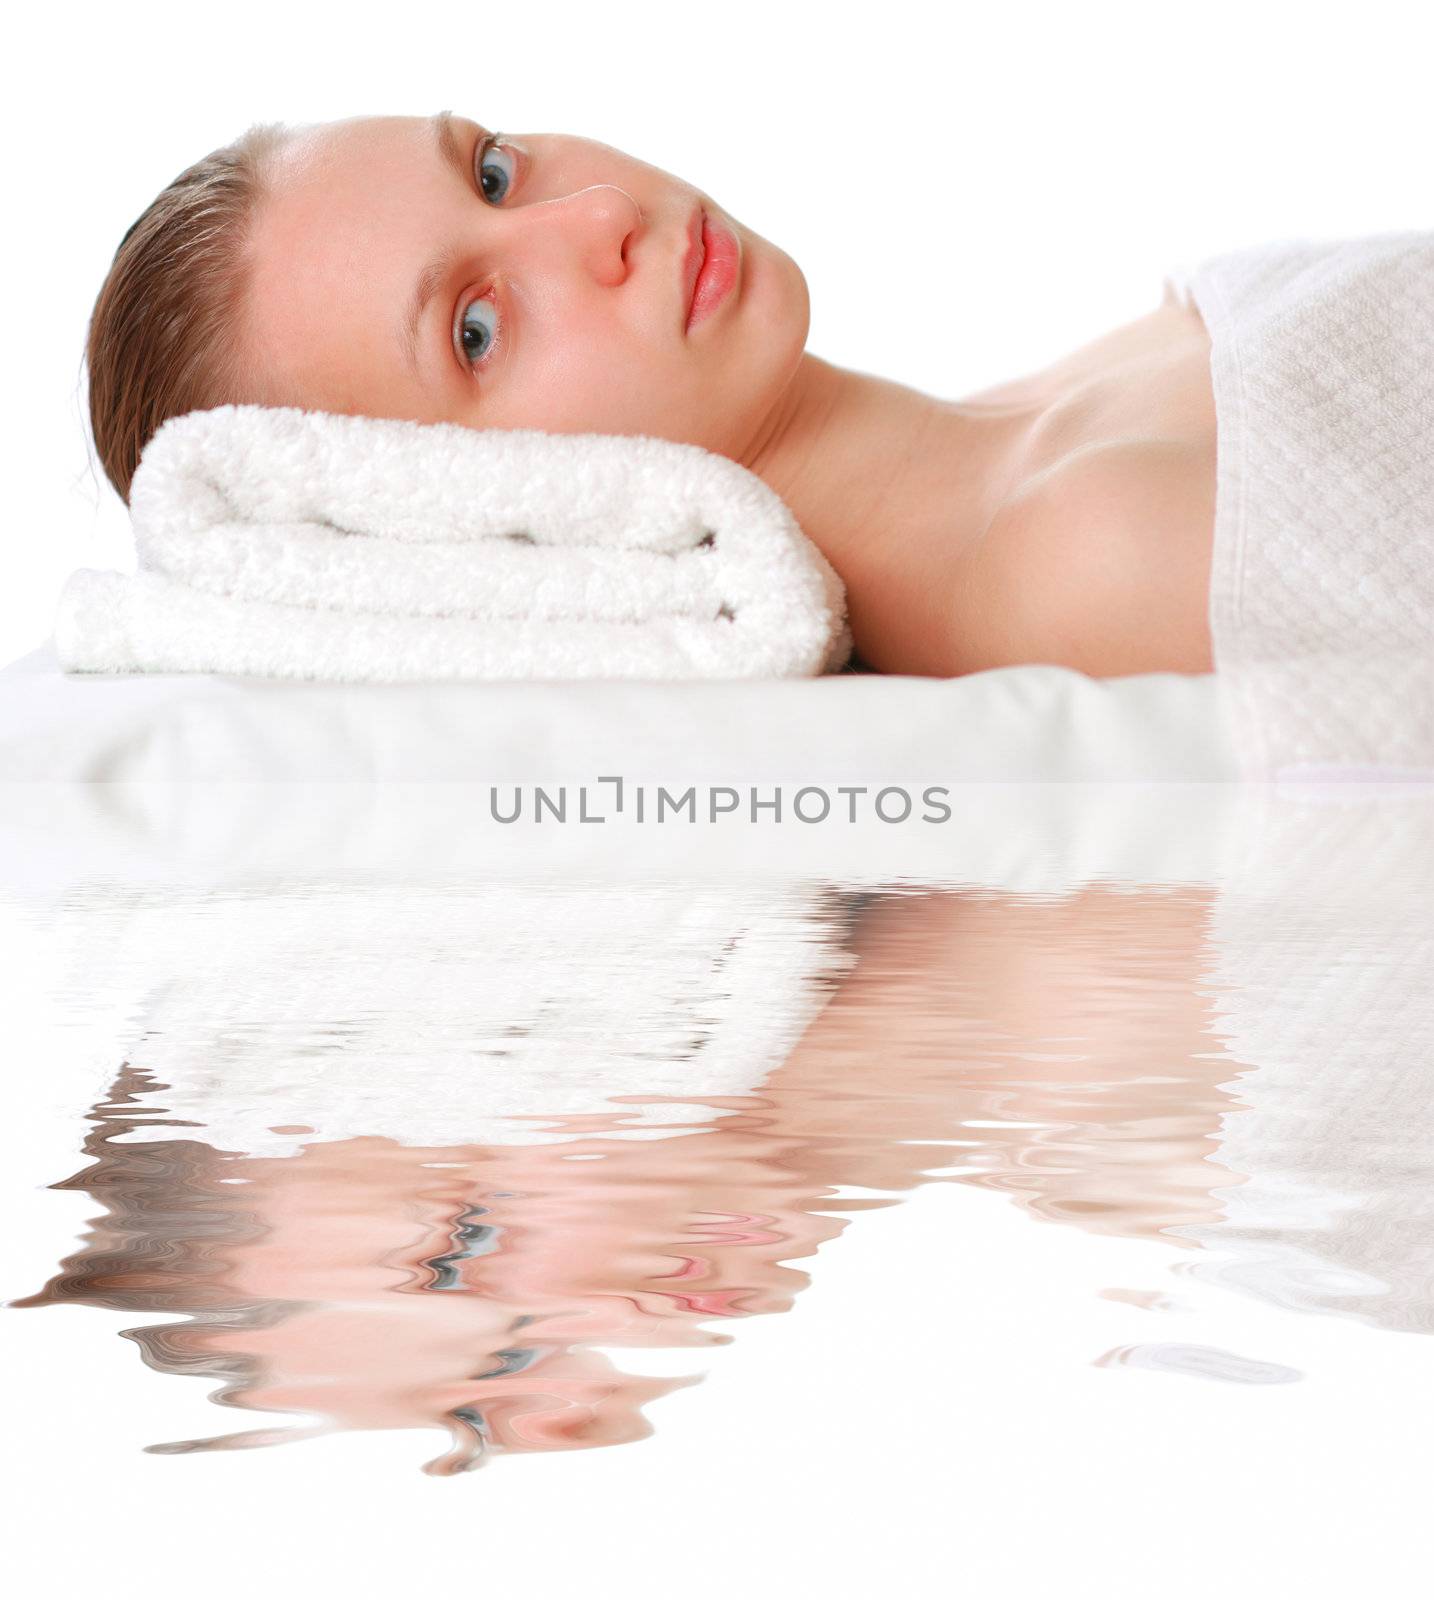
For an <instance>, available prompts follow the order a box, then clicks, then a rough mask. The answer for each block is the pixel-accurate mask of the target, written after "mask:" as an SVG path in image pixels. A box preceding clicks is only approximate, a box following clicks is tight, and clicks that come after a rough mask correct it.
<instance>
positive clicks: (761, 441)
mask: <svg viewBox="0 0 1434 1600" xmlns="http://www.w3.org/2000/svg"><path fill="white" fill-rule="evenodd" d="M1047 403H1048V402H1047V399H1046V397H1045V396H1044V395H1043V394H1042V393H1041V392H1040V391H1039V390H1036V391H1033V392H1032V393H1031V394H1029V395H1027V394H1020V395H1016V396H1014V397H1013V396H1011V395H1010V394H1009V393H1008V392H1007V391H1004V390H993V391H987V392H986V393H984V394H982V395H980V396H977V397H974V398H972V399H968V400H963V401H954V400H941V399H937V398H935V397H933V396H931V395H928V394H923V393H922V392H920V391H919V390H916V389H911V388H907V387H906V386H904V385H902V384H898V383H893V382H891V381H890V380H888V379H885V378H879V377H875V376H873V375H872V374H870V373H864V372H854V371H851V370H849V369H847V368H844V367H838V366H835V365H833V364H832V363H830V362H827V361H823V360H822V359H821V358H820V357H818V356H814V355H811V354H804V355H803V356H802V358H801V362H800V364H799V366H798V369H797V371H796V372H795V374H794V375H793V378H792V382H791V383H790V384H789V385H788V387H787V389H786V390H785V391H784V392H783V395H782V397H781V400H780V401H779V403H778V405H777V406H776V407H775V408H774V410H773V412H772V414H771V415H770V416H769V417H768V418H767V419H766V422H765V424H764V427H763V429H762V431H761V432H760V434H759V435H758V436H757V437H756V438H754V439H753V440H752V441H751V442H750V444H749V446H748V447H747V449H746V450H745V451H744V452H743V453H742V455H741V456H740V457H739V459H740V460H741V463H742V465H744V466H746V467H748V468H749V469H750V470H751V471H753V472H755V473H756V474H757V475H758V477H760V478H762V479H763V481H764V482H766V483H767V484H768V485H769V486H770V487H771V488H772V489H774V490H775V491H776V492H777V493H778V494H779V495H780V496H781V497H782V499H783V500H784V501H785V502H786V504H787V505H788V506H789V507H790V508H791V510H792V513H793V515H794V516H795V517H796V519H797V522H798V524H799V525H800V527H801V528H802V531H803V532H804V533H805V534H806V535H807V537H808V538H809V539H811V540H812V542H813V543H814V544H815V545H816V546H817V548H818V549H819V550H820V551H821V552H822V554H823V555H824V556H825V557H826V558H827V560H828V561H830V562H831V564H832V566H833V567H834V568H835V569H836V571H837V573H838V575H839V576H840V577H841V579H842V581H843V583H844V584H845V585H846V587H847V600H848V608H849V613H850V616H851V621H852V628H853V631H854V633H855V635H856V640H857V650H858V653H859V655H862V656H865V657H866V659H868V660H869V661H872V662H873V663H874V664H877V665H879V664H880V663H879V661H877V660H876V658H875V656H874V655H873V654H872V652H871V651H870V650H868V649H863V639H864V637H865V638H867V639H869V640H874V639H880V638H883V637H886V636H887V635H888V633H889V630H890V629H891V628H892V627H900V626H901V625H902V621H903V618H904V616H906V615H907V614H911V615H913V617H914V615H915V613H917V612H918V611H919V609H920V604H921V602H920V596H921V595H922V594H923V592H925V591H929V589H930V587H931V586H932V585H933V584H938V583H939V582H940V581H941V580H942V579H943V577H944V576H946V575H947V574H949V572H950V570H951V567H952V565H953V564H954V562H956V561H957V560H959V559H960V557H961V555H962V554H963V553H964V552H965V551H966V550H967V549H969V548H970V547H971V545H973V544H974V543H975V542H976V541H977V540H978V539H979V538H980V536H981V534H982V532H983V531H984V530H985V528H986V527H987V526H988V524H989V523H990V521H991V518H992V517H993V516H994V515H995V513H996V511H997V510H998V509H999V507H1000V506H1001V505H1002V503H1003V502H1004V501H1005V500H1006V498H1007V497H1008V496H1009V495H1010V494H1011V493H1012V492H1013V490H1014V488H1015V486H1016V484H1017V482H1018V480H1019V472H1020V465H1021V460H1022V447H1023V445H1024V443H1025V441H1026V439H1027V436H1028V434H1029V432H1030V428H1031V424H1032V422H1033V420H1034V419H1035V418H1036V417H1037V416H1039V414H1040V413H1041V412H1042V411H1043V410H1044V409H1045V407H1046V404H1047Z"/></svg>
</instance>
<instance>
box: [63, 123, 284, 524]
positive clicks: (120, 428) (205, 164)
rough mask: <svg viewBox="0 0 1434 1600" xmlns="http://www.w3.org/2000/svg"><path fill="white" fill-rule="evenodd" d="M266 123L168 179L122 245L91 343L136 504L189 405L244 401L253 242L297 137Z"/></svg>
mask: <svg viewBox="0 0 1434 1600" xmlns="http://www.w3.org/2000/svg"><path fill="white" fill-rule="evenodd" d="M290 131H291V130H290V129H289V127H288V126H287V125H286V124H284V123H280V122H268V123H255V124H254V125H253V126H251V127H250V128H249V129H247V130H246V131H245V132H244V133H243V134H241V135H240V137H239V138H238V139H236V140H234V142H233V143H232V144H227V145H225V146H223V147H222V148H220V149H218V150H214V151H212V152H211V153H210V154H209V155H207V156H205V157H204V158H203V159H202V160H200V161H196V162H195V163H194V165H193V166H190V167H187V168H186V169H185V170H184V171H183V172H181V173H180V174H179V176H178V177H177V178H175V179H174V181H173V182H172V183H170V184H169V185H167V186H166V187H165V188H164V189H163V190H162V191H161V192H160V193H159V194H158V195H157V196H156V197H155V199H154V200H152V201H151V202H150V204H149V205H148V206H147V207H146V208H145V210H144V212H143V213H142V214H141V215H140V216H139V217H138V218H137V219H136V221H134V222H133V223H132V224H131V225H130V227H129V229H128V231H127V232H126V233H125V236H124V238H122V239H121V240H120V243H119V248H118V249H117V250H116V251H115V255H114V260H113V262H112V263H111V264H110V269H109V272H108V274H107V275H106V277H105V281H104V283H103V285H102V286H101V288H100V292H99V295H98V297H97V298H96V300H95V306H94V310H93V312H92V313H91V315H90V323H89V333H88V337H87V339H86V343H85V362H86V365H87V367H88V369H89V410H90V430H91V432H92V434H93V435H94V441H95V448H96V450H97V451H98V453H99V458H100V462H101V464H102V465H103V467H104V470H105V475H106V477H108V478H109V480H110V482H111V483H112V484H113V485H114V486H115V488H116V489H117V490H118V491H119V495H120V498H121V499H122V500H123V501H124V502H125V504H126V505H128V503H129V493H130V482H131V480H132V479H133V477H134V472H135V468H136V467H137V466H138V465H139V458H140V454H141V452H142V451H143V450H144V447H145V445H146V444H147V443H148V442H149V440H150V439H151V438H152V437H153V435H154V433H155V431H156V429H158V428H159V427H160V425H161V424H162V423H164V422H166V421H168V420H169V418H170V417H176V416H180V415H182V414H183V413H185V412H186V411H199V410H207V409H208V408H210V407H211V406H217V405H225V404H230V403H238V402H241V401H242V400H243V399H244V397H245V388H246V376H245V358H244V355H243V351H242V347H241V339H240V333H241V329H242V327H243V311H244V301H245V295H246V292H247V286H248V270H247V267H248V261H247V248H246V247H247V244H248V241H249V237H250V234H251V230H252V224H253V219H254V215H255V212H256V210H257V208H258V204H259V201H260V199H261V198H262V196H263V193H264V191H265V188H266V185H267V181H268V174H269V170H270V162H271V158H272V157H273V156H274V154H275V153H276V151H277V150H278V149H279V147H280V146H281V145H282V144H283V142H284V140H285V139H286V138H287V137H288V135H289V133H290Z"/></svg>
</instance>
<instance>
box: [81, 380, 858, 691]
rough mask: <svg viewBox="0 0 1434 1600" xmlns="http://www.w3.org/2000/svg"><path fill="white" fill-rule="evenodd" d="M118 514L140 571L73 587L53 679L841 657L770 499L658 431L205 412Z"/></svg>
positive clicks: (372, 675) (836, 624)
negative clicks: (127, 520)
mask: <svg viewBox="0 0 1434 1600" xmlns="http://www.w3.org/2000/svg"><path fill="white" fill-rule="evenodd" d="M130 512H131V518H132V523H133V528H134V536H135V547H136V552H137V557H138V564H139V566H138V570H137V571H136V572H135V573H133V574H128V573H123V572H111V571H96V570H92V569H82V570H79V571H77V572H74V573H72V574H71V575H70V577H69V578H68V579H67V581H66V584H65V586H64V588H63V590H62V592H61V595H60V599H59V603H58V608H57V614H56V619H55V640H56V650H57V654H58V657H59V661H60V665H61V667H62V669H63V670H64V671H66V672H107V673H134V672H219V673H247V674H254V675H259V676H265V677H279V678H308V679H328V680H335V681H341V682H365V683H395V682H407V681H415V680H435V679H492V678H593V677H596V678H649V677H650V678H765V677H810V676H816V675H818V674H821V673H824V672H831V671H836V670H838V669H839V668H840V667H841V666H842V665H843V664H844V663H845V662H846V660H847V658H848V656H849V654H850V652H851V646H852V640H851V633H850V630H849V628H848V626H847V623H846V596H845V590H844V588H843V586H842V583H841V580H840V579H839V578H838V576H837V574H836V572H835V571H834V570H833V569H832V567H831V566H830V564H829V563H828V562H827V561H826V559H825V558H824V557H823V556H822V554H821V552H820V551H819V550H818V549H817V547H816V546H815V545H814V544H813V543H812V542H811V541H810V540H809V539H808V538H807V537H806V536H805V535H804V534H803V533H802V531H801V529H800V528H799V527H798V526H797V523H796V521H795V519H794V518H793V516H792V514H791V512H790V510H789V509H788V507H787V506H786V505H785V504H784V503H783V501H782V500H781V498H780V497H779V496H778V495H776V494H775V493H774V492H773V491H772V490H771V489H770V488H768V486H767V485H766V484H765V483H764V482H763V481H762V480H761V479H760V478H759V477H757V475H756V474H755V473H752V472H750V471H748V470H747V469H746V468H745V467H743V466H741V465H740V464H739V463H737V462H734V461H731V460H729V459H728V458H726V457H725V456H720V455H717V454H715V453H713V452H711V451H708V450H704V449H701V448H700V447H698V446H696V445H687V444H680V443H677V442H674V441H671V440H666V439H656V438H649V437H645V436H620V435H607V434H549V433H544V432H541V431H539V430H536V429H516V430H486V431H478V430H474V429H471V428H464V427H461V426H458V425H456V424H449V423H437V424H430V423H415V422H405V421H398V420H394V419H388V418H374V417H359V416H339V415H333V414H329V413H324V412H312V411H302V410H298V409H295V408H290V407H280V408H267V407H260V406H219V407H217V408H215V409H213V410H208V411H196V412H190V413H189V414H188V415H186V416H183V417H175V418H172V419H171V420H170V421H168V422H167V423H165V424H164V426H163V427H161V428H160V429H159V430H158V431H157V432H156V434H155V435H154V438H153V439H151V441H150V442H149V444H148V446H147V447H146V449H145V452H144V456H143V459H142V460H141V462H140V465H139V468H138V470H137V472H136V474H135V479H134V483H133V486H132V490H131V497H130Z"/></svg>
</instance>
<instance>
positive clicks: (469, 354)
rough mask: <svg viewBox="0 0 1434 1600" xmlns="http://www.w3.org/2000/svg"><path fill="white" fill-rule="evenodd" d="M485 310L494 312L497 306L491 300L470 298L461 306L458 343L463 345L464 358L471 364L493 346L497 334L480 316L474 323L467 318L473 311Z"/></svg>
mask: <svg viewBox="0 0 1434 1600" xmlns="http://www.w3.org/2000/svg"><path fill="white" fill-rule="evenodd" d="M480 310H483V311H487V312H489V313H491V314H496V312H497V307H496V306H495V305H494V304H493V302H492V301H491V300H470V301H469V302H468V304H467V305H466V306H464V308H463V316H462V319H461V321H460V322H459V325H458V338H459V343H460V344H461V345H462V347H463V355H464V358H465V359H466V360H467V361H468V362H469V363H470V364H471V363H473V362H476V361H481V360H482V359H483V357H484V356H486V355H487V354H488V352H489V350H491V349H492V348H493V345H494V344H495V342H496V341H497V338H498V335H497V334H496V333H495V332H493V331H492V330H491V329H490V328H489V327H487V326H486V325H485V324H484V323H483V321H482V319H481V318H480V319H479V320H478V321H477V322H476V323H474V322H470V321H469V318H470V317H472V316H473V314H474V312H475V311H480Z"/></svg>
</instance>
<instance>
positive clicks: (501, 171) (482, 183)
mask: <svg viewBox="0 0 1434 1600" xmlns="http://www.w3.org/2000/svg"><path fill="white" fill-rule="evenodd" d="M502 137H503V135H502V134H501V133H493V134H489V136H488V137H487V138H486V139H484V140H483V141H482V142H481V143H480V144H479V146H478V187H479V188H480V189H481V190H482V191H483V198H484V199H485V200H488V201H491V202H492V204H494V205H501V204H502V203H503V201H504V200H506V199H507V198H508V190H509V189H510V188H511V187H512V185H513V174H512V173H511V172H509V171H507V170H506V169H505V168H504V167H502V166H500V165H497V164H495V163H494V162H492V161H491V160H487V159H485V158H486V157H488V156H489V155H491V154H493V153H501V154H502V155H503V156H504V157H505V158H506V159H507V160H509V161H511V160H512V159H513V158H512V156H510V155H508V153H507V151H506V150H503V149H502V146H501V144H500V143H499V141H500V140H501V139H502ZM489 171H496V172H497V174H498V176H499V178H500V179H501V180H502V187H501V192H500V193H498V194H494V193H493V191H492V189H490V188H489V186H488V178H487V173H488V172H489Z"/></svg>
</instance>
